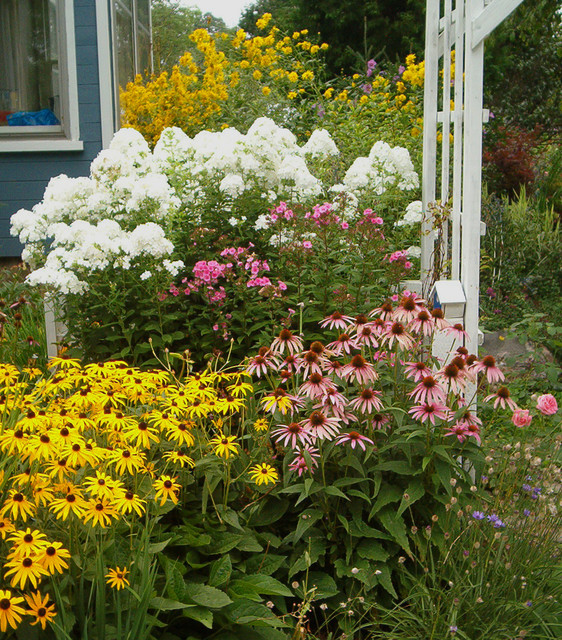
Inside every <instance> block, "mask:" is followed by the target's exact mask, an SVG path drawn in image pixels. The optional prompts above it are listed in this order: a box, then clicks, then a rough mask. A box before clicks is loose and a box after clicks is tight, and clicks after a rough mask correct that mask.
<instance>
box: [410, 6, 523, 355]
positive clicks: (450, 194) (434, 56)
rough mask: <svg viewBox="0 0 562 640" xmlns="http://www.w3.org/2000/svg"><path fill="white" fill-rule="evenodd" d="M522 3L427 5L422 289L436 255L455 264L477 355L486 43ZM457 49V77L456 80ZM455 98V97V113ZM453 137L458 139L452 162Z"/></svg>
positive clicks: (470, 342) (452, 268) (452, 270)
mask: <svg viewBox="0 0 562 640" xmlns="http://www.w3.org/2000/svg"><path fill="white" fill-rule="evenodd" d="M521 2H522V0H427V5H426V31H425V80H424V114H423V169H422V172H423V177H422V203H423V211H424V222H423V223H422V254H421V279H422V287H423V292H424V294H425V295H427V294H428V293H429V288H430V286H431V280H432V278H433V268H434V265H435V263H436V257H437V256H439V263H440V264H445V263H447V264H449V265H450V267H449V273H448V274H447V275H448V277H449V278H450V279H451V280H460V281H461V283H462V286H463V288H464V293H465V296H466V305H465V313H464V326H465V330H466V331H467V333H468V340H467V341H466V343H465V346H466V347H467V348H468V349H469V350H470V351H472V352H474V353H477V348H478V346H477V345H478V316H479V314H478V305H479V295H478V293H479V287H480V271H479V270H480V235H481V228H482V226H483V225H482V223H481V220H480V214H481V204H482V198H481V195H482V194H481V192H482V123H483V122H485V121H487V118H488V113H487V111H486V110H485V109H483V88H484V39H485V38H486V37H487V36H488V35H490V33H492V31H493V30H494V29H495V28H496V27H497V26H498V25H499V24H500V23H501V22H502V21H503V20H505V18H507V16H509V14H510V13H512V12H513V11H514V10H515V9H516V8H517V7H518V6H519V5H520V4H521ZM453 49H454V50H455V74H454V80H453V81H451V50H453ZM441 60H442V62H440V61H441ZM440 71H441V76H442V81H441V83H440V82H439V80H440ZM440 85H441V86H440ZM451 85H452V86H453V94H452V96H451ZM451 97H452V98H453V100H454V108H453V109H451ZM439 123H441V133H442V140H441V161H442V162H441V174H440V176H438V175H437V156H438V153H437V152H438V141H437V137H438V136H437V134H438V127H439ZM450 133H452V134H453V143H452V163H451V142H450V139H449V137H450V136H449V134H450ZM451 176H452V180H451ZM438 188H439V195H437V193H438ZM437 200H439V201H441V203H443V204H445V203H449V204H450V206H451V216H450V219H449V220H448V222H446V223H445V226H444V228H443V233H442V236H441V240H440V242H439V246H437V242H436V238H437V234H436V232H435V230H434V229H433V226H434V224H433V220H432V218H431V216H430V214H429V213H430V205H431V204H432V203H434V202H436V201H437Z"/></svg>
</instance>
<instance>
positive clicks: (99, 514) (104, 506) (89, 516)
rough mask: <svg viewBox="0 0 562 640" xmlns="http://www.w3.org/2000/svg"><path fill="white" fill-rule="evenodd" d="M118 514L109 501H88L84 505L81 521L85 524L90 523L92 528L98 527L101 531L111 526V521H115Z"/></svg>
mask: <svg viewBox="0 0 562 640" xmlns="http://www.w3.org/2000/svg"><path fill="white" fill-rule="evenodd" d="M118 517H119V514H118V513H117V509H116V508H115V507H114V506H113V504H112V503H111V502H109V500H103V499H102V500H99V499H96V500H89V501H88V502H87V503H86V510H85V513H84V517H83V519H82V521H83V522H84V524H87V523H88V522H90V521H91V523H92V526H94V527H96V526H98V525H99V526H100V527H102V528H103V529H105V527H107V526H108V525H110V524H111V522H112V520H113V519H117V518H118Z"/></svg>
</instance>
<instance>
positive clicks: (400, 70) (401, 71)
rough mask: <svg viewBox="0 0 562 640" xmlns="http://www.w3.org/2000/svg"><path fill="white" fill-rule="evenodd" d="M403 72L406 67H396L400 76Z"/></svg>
mask: <svg viewBox="0 0 562 640" xmlns="http://www.w3.org/2000/svg"><path fill="white" fill-rule="evenodd" d="M404 71H406V67H405V66H404V65H403V64H401V65H400V66H399V67H398V73H399V74H400V75H402V74H403V73H404Z"/></svg>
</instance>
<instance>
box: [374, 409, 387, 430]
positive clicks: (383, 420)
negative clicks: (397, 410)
mask: <svg viewBox="0 0 562 640" xmlns="http://www.w3.org/2000/svg"><path fill="white" fill-rule="evenodd" d="M389 422H390V418H389V417H388V416H387V415H386V414H384V413H374V414H373V415H372V416H371V426H372V427H373V429H382V428H383V427H384V425H385V424H388V423H389Z"/></svg>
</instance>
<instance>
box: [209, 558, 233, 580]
mask: <svg viewBox="0 0 562 640" xmlns="http://www.w3.org/2000/svg"><path fill="white" fill-rule="evenodd" d="M231 573H232V561H231V560H230V556H229V555H225V556H223V557H222V558H220V559H219V560H216V561H215V562H214V563H213V566H212V567H211V573H210V575H209V584H210V585H211V586H212V587H220V586H221V585H223V584H225V583H226V582H228V580H229V578H230V574H231Z"/></svg>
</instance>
